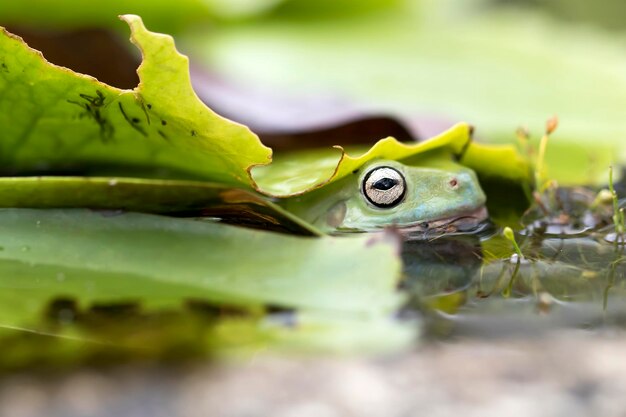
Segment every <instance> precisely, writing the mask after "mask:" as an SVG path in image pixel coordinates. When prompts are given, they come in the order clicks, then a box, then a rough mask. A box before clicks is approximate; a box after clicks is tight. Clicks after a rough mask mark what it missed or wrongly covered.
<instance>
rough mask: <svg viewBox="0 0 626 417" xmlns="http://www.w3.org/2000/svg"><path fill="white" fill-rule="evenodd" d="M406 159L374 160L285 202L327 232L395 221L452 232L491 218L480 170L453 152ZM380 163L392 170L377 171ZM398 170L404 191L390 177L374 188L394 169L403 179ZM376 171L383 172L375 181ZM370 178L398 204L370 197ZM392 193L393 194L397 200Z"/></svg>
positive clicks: (402, 226) (413, 228) (414, 228)
mask: <svg viewBox="0 0 626 417" xmlns="http://www.w3.org/2000/svg"><path fill="white" fill-rule="evenodd" d="M440 156H441V155H440ZM403 162H404V163H403ZM403 162H398V161H391V160H384V159H377V160H373V161H370V162H369V163H367V164H365V165H363V166H362V167H361V168H360V169H358V170H356V171H354V172H353V173H352V175H350V176H348V177H346V178H343V179H341V180H339V181H337V182H335V183H331V184H328V185H326V186H325V187H323V188H320V189H318V190H316V191H313V192H310V193H307V194H305V195H302V196H297V197H292V198H289V199H287V200H285V201H283V202H282V205H283V206H284V207H285V208H286V209H287V210H289V211H291V212H292V213H294V214H295V215H297V216H300V217H301V218H303V219H305V220H307V221H309V222H311V223H313V224H314V225H315V226H317V227H318V228H319V229H321V230H323V231H324V232H327V233H342V232H372V231H377V230H381V229H383V228H385V227H389V226H395V227H397V228H398V229H399V230H400V231H403V232H431V231H436V232H451V231H457V230H464V229H467V228H472V227H474V228H475V227H476V226H477V225H478V224H479V223H480V222H482V221H483V220H485V219H486V218H487V210H486V208H485V201H486V197H485V193H484V192H483V190H482V189H481V187H480V185H479V183H478V179H477V178H476V175H475V173H474V171H472V170H471V169H468V168H466V167H464V166H462V165H460V164H458V163H456V162H453V161H452V160H450V158H449V156H448V157H446V158H444V157H427V158H420V159H419V160H417V161H403ZM380 168H386V169H385V170H383V171H377V170H378V169H380ZM389 169H392V171H389ZM372 172H378V174H372ZM395 172H397V173H399V174H401V176H402V177H404V180H405V181H404V182H405V189H404V192H403V193H402V192H401V191H402V190H401V189H397V187H398V186H399V184H396V185H393V182H394V181H391V182H390V181H389V180H383V182H381V183H378V187H381V186H382V188H388V187H390V186H391V188H389V190H382V191H381V192H378V191H376V190H371V186H373V182H376V181H378V180H380V179H381V178H385V177H389V176H390V175H388V174H393V175H391V177H394V178H395V179H396V181H395V182H396V183H397V182H398V180H399V181H400V182H402V179H401V177H398V175H397V174H395ZM373 175H374V176H376V175H377V176H376V178H375V179H374V180H372V179H371V177H372V176H373ZM394 178H391V179H392V180H393V179H394ZM368 179H369V186H370V193H372V191H373V193H374V194H373V196H374V197H375V198H378V199H379V201H382V202H383V203H389V202H392V204H389V205H388V206H387V207H378V206H376V205H375V204H374V202H373V201H372V200H371V199H368V197H367V196H366V190H365V189H364V184H368ZM385 181H386V183H385ZM394 187H396V189H395V190H394V189H393V188H394ZM377 192H378V194H376V193H377ZM386 193H392V194H391V195H392V196H393V197H395V200H396V201H395V202H394V201H393V200H394V198H388V196H386V195H385V194H386Z"/></svg>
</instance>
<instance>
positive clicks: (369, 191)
mask: <svg viewBox="0 0 626 417" xmlns="http://www.w3.org/2000/svg"><path fill="white" fill-rule="evenodd" d="M362 190H363V195H364V196H365V198H366V199H367V201H369V202H370V203H372V204H373V205H375V206H376V207H381V208H391V207H394V206H396V205H397V204H398V203H399V202H400V201H402V198H403V197H404V192H405V190H406V180H405V179H404V177H403V176H402V174H401V173H400V172H399V171H397V170H395V169H393V168H391V167H377V168H374V169H372V170H371V171H370V172H368V173H367V175H365V179H364V180H363V187H362Z"/></svg>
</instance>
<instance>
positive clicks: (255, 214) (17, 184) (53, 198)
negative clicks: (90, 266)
mask: <svg viewBox="0 0 626 417" xmlns="http://www.w3.org/2000/svg"><path fill="white" fill-rule="evenodd" d="M0 207H7V208H8V207H27V208H92V209H110V210H126V211H137V212H142V213H160V214H170V215H185V216H192V215H197V216H214V217H219V218H222V219H224V220H227V221H231V222H235V223H236V224H252V225H255V226H257V227H263V228H265V229H271V230H281V231H288V232H292V233H297V234H302V235H313V236H320V235H321V234H322V232H320V231H318V230H317V229H316V228H315V227H314V226H312V225H310V224H308V223H306V222H305V221H303V220H302V219H300V218H298V217H296V216H294V215H293V214H291V213H289V212H287V211H285V210H284V209H283V208H281V207H280V206H278V205H277V204H274V203H272V202H271V201H268V199H266V198H263V197H262V196H260V195H258V194H257V193H254V192H252V191H247V190H243V189H236V188H232V187H230V186H225V185H223V184H216V183H211V182H205V181H182V180H158V179H142V178H117V177H109V178H102V177H0Z"/></svg>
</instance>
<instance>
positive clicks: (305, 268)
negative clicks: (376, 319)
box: [0, 209, 401, 314]
mask: <svg viewBox="0 0 626 417" xmlns="http://www.w3.org/2000/svg"><path fill="white" fill-rule="evenodd" d="M59 242H62V244H59ZM381 242H383V243H381ZM384 242H385V237H384V235H380V236H367V235H363V236H358V237H354V238H331V237H323V238H305V237H296V236H286V235H281V234H275V233H268V232H263V231H257V230H249V229H243V228H237V227H231V226H226V225H220V224H216V223H212V222H206V221H201V220H186V219H176V218H168V217H161V216H156V215H149V214H138V213H125V214H119V213H117V214H110V213H106V212H104V213H100V212H94V211H89V210H83V209H77V210H35V209H2V210H0V247H2V250H0V260H2V265H3V266H2V268H4V270H5V272H6V271H12V272H11V273H8V272H7V273H3V274H0V275H1V276H0V280H1V281H2V282H3V283H4V284H3V286H4V288H5V289H7V288H13V289H21V290H27V292H34V293H42V294H43V295H44V296H47V297H49V296H51V295H53V294H55V293H57V294H59V293H65V294H67V295H72V296H76V297H80V298H81V300H96V299H98V300H106V299H108V298H112V297H113V298H115V297H120V296H123V297H128V298H133V297H140V296H141V297H142V298H148V299H158V298H166V299H167V298H168V297H170V295H171V296H180V295H183V294H184V295H187V296H190V297H191V296H193V297H203V298H206V299H209V300H212V301H214V302H217V303H233V304H239V305H244V306H246V305H249V304H253V305H254V304H266V303H271V304H275V305H280V306H285V307H294V308H308V309H318V310H329V311H336V312H338V313H341V312H345V313H372V314H378V313H380V312H390V311H391V310H392V309H393V308H394V307H396V306H397V302H398V301H399V296H398V295H397V294H396V292H395V287H396V284H397V281H398V279H399V274H400V266H401V264H400V261H399V259H398V256H397V254H396V253H395V250H396V248H395V247H394V246H395V245H393V244H385V243H384ZM242 254H244V255H243V256H244V259H245V262H242ZM311 262H313V263H314V264H315V265H314V267H312V264H311ZM19 265H22V267H21V268H20V267H19ZM16 266H18V267H17V268H16ZM7 268H8V269H7ZM20 269H21V272H20V273H19V275H23V277H21V278H20V276H16V275H18V271H19V270H20ZM38 270H41V271H43V272H36V271H38ZM33 271H35V272H36V273H33ZM58 273H63V274H64V275H65V277H66V279H65V280H63V281H62V282H59V281H58V280H57V274H58ZM29 276H31V277H32V276H37V278H38V279H37V280H34V279H32V278H29ZM164 289H167V290H164ZM3 292H4V291H3ZM150 294H152V295H151V296H150V297H148V295H150ZM157 294H158V296H157ZM5 313H6V312H5Z"/></svg>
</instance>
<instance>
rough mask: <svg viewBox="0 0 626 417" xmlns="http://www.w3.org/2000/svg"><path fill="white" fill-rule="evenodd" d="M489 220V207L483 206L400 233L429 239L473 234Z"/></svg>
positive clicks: (409, 227)
mask: <svg viewBox="0 0 626 417" xmlns="http://www.w3.org/2000/svg"><path fill="white" fill-rule="evenodd" d="M488 218H489V212H488V211H487V207H485V206H481V207H479V208H477V209H475V210H472V211H468V212H466V213H462V214H456V215H454V216H450V217H444V218H442V219H436V220H431V221H428V222H420V223H416V224H411V225H408V226H404V227H398V231H399V232H400V233H402V234H404V235H411V236H415V235H419V234H422V235H426V236H428V237H431V236H432V235H440V234H449V233H473V232H476V231H478V230H481V229H482V226H483V225H484V224H485V221H486V220H487V219H488Z"/></svg>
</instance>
